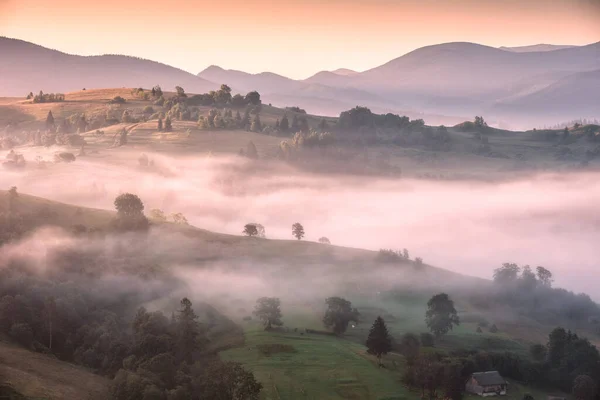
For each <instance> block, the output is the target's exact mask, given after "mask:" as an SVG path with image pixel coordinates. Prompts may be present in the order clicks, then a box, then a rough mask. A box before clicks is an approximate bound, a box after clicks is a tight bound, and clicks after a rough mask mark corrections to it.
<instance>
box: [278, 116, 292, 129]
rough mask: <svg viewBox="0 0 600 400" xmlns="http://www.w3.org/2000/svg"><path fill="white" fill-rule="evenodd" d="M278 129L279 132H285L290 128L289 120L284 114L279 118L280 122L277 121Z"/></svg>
mask: <svg viewBox="0 0 600 400" xmlns="http://www.w3.org/2000/svg"><path fill="white" fill-rule="evenodd" d="M279 130H280V131H281V132H287V131H289V130H290V121H289V120H288V117H287V115H286V114H284V115H283V118H281V122H280V123H279Z"/></svg>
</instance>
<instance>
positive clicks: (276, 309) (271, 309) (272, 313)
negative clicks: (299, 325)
mask: <svg viewBox="0 0 600 400" xmlns="http://www.w3.org/2000/svg"><path fill="white" fill-rule="evenodd" d="M280 305H281V302H280V301H279V299H278V298H277V297H261V298H260V299H258V300H256V306H255V307H254V312H253V314H254V315H256V317H258V319H260V320H261V321H262V323H263V325H264V327H265V331H268V330H269V329H271V327H272V326H273V325H275V326H281V325H283V322H281V308H280Z"/></svg>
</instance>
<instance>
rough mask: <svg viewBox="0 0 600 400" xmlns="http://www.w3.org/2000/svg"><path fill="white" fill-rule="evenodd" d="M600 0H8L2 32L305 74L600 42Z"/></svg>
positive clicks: (195, 64)
mask: <svg viewBox="0 0 600 400" xmlns="http://www.w3.org/2000/svg"><path fill="white" fill-rule="evenodd" d="M599 21H600V0H444V1H442V0H321V1H318V0H287V1H286V0H279V1H270V0H255V1H250V0H220V1H214V0H213V1H205V0H195V1H183V0H171V1H154V0H128V1H117V0H104V1H81V0H53V1H48V0H0V35H2V36H8V37H14V38H19V39H23V40H27V41H31V42H34V43H38V44H41V45H43V46H46V47H51V48H55V49H58V50H62V51H65V52H68V53H75V54H83V55H91V54H103V53H118V54H128V55H135V56H139V57H144V58H149V59H152V60H156V61H161V62H164V63H168V64H170V65H173V66H176V67H179V68H182V69H184V70H187V71H189V72H192V73H197V72H199V71H201V70H202V69H204V68H205V67H207V66H209V65H211V64H215V65H219V66H222V67H224V68H231V69H240V70H245V71H248V72H261V71H265V70H268V71H273V72H277V73H280V74H284V75H287V76H290V77H294V78H305V77H308V76H310V75H312V74H313V73H315V72H317V71H320V70H324V69H336V68H340V67H345V68H352V69H356V70H364V69H368V68H371V67H375V66H378V65H380V64H382V63H384V62H387V61H389V60H391V59H393V58H396V57H398V56H400V55H402V54H404V53H406V52H408V51H411V50H413V49H415V48H418V47H421V46H425V45H430V44H436V43H442V42H452V41H469V42H477V43H482V44H487V45H490V46H502V45H505V46H518V45H529V44H537V43H553V44H588V43H593V42H597V41H600V23H599Z"/></svg>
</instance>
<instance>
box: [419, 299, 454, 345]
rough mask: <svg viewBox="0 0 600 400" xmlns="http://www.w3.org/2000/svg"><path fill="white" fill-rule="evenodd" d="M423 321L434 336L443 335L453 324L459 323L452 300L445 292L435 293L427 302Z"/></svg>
mask: <svg viewBox="0 0 600 400" xmlns="http://www.w3.org/2000/svg"><path fill="white" fill-rule="evenodd" d="M425 323H426V324H427V327H428V328H429V330H431V332H432V333H433V334H434V335H435V336H441V335H444V334H446V333H448V332H449V331H450V330H452V328H453V326H454V325H460V319H459V318H458V315H457V312H456V309H455V308H454V302H453V301H452V300H451V299H450V297H449V296H448V295H447V294H446V293H440V294H437V295H435V296H433V297H432V298H431V299H430V300H429V301H428V302H427V312H426V313H425Z"/></svg>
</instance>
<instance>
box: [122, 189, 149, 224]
mask: <svg viewBox="0 0 600 400" xmlns="http://www.w3.org/2000/svg"><path fill="white" fill-rule="evenodd" d="M115 208H116V209H117V218H116V220H115V221H114V224H115V225H114V227H115V228H116V229H117V230H125V231H127V230H145V229H147V228H148V219H147V218H146V216H145V215H144V213H143V211H144V203H142V200H140V198H139V197H138V196H136V195H135V194H131V193H124V194H122V195H120V196H118V197H117V198H116V199H115Z"/></svg>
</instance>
